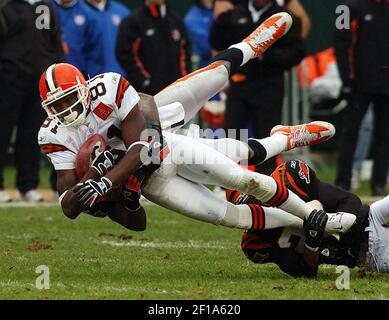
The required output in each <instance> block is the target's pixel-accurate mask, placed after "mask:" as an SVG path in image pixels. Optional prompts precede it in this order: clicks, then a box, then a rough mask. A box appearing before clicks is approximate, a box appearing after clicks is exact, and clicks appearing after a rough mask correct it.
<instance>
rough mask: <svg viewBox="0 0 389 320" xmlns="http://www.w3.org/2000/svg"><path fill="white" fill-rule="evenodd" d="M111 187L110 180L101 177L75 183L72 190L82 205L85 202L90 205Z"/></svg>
mask: <svg viewBox="0 0 389 320" xmlns="http://www.w3.org/2000/svg"><path fill="white" fill-rule="evenodd" d="M111 188H112V182H111V181H110V180H109V179H108V178H106V177H102V178H101V179H99V180H97V181H95V180H91V179H90V180H87V181H85V182H84V183H79V184H77V186H76V188H74V191H73V192H74V193H76V196H77V199H78V201H79V202H81V203H82V205H86V204H87V205H88V206H89V207H92V206H93V204H94V203H95V201H96V199H97V198H98V197H102V196H104V195H105V194H106V193H107V192H108V191H109V190H111Z"/></svg>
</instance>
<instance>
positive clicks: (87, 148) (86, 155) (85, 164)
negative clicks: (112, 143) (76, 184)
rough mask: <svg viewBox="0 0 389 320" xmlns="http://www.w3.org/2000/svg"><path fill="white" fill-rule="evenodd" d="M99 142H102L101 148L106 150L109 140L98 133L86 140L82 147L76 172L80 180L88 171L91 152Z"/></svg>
mask: <svg viewBox="0 0 389 320" xmlns="http://www.w3.org/2000/svg"><path fill="white" fill-rule="evenodd" d="M98 142H100V150H101V151H102V150H104V149H105V147H106V146H107V142H106V141H105V140H104V138H103V136H101V135H99V134H97V133H96V134H94V135H93V136H91V137H90V138H89V139H88V140H86V141H85V142H84V143H83V144H82V146H81V147H80V150H79V151H78V153H77V158H76V174H77V178H78V180H81V178H82V177H83V176H84V175H85V173H87V172H88V170H89V167H90V163H91V154H92V151H93V148H94V146H95V145H96V144H97V143H98Z"/></svg>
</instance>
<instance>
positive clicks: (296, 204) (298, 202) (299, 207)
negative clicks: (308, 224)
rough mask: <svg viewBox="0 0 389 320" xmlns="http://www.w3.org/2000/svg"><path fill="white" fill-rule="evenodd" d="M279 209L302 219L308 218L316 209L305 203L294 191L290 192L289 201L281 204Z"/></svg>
mask: <svg viewBox="0 0 389 320" xmlns="http://www.w3.org/2000/svg"><path fill="white" fill-rule="evenodd" d="M279 208H280V209H282V210H285V211H287V212H289V213H291V214H293V215H295V216H297V217H299V218H301V219H304V218H308V216H309V215H310V213H311V212H312V211H313V210H314V209H315V208H314V207H312V206H311V205H310V204H308V203H306V202H304V201H303V200H302V199H301V198H299V197H298V196H297V195H296V194H295V193H294V192H293V191H290V190H289V196H288V199H286V201H285V202H284V203H283V204H281V205H280V206H279Z"/></svg>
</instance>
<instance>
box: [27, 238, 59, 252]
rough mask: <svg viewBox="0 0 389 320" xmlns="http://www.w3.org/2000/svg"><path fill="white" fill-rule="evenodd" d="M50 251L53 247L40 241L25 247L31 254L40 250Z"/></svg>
mask: <svg viewBox="0 0 389 320" xmlns="http://www.w3.org/2000/svg"><path fill="white" fill-rule="evenodd" d="M51 249H53V247H52V246H51V245H50V244H47V243H43V242H40V241H36V242H34V243H32V244H30V245H29V246H28V247H27V250H29V251H33V252H36V251H40V250H51Z"/></svg>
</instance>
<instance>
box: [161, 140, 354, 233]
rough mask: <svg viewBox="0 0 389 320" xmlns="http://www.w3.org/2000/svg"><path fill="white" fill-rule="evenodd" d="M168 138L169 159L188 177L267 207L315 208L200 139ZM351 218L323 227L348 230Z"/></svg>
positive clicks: (298, 211) (300, 211)
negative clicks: (243, 194)
mask: <svg viewBox="0 0 389 320" xmlns="http://www.w3.org/2000/svg"><path fill="white" fill-rule="evenodd" d="M168 138H169V139H168V140H169V143H170V144H171V150H172V153H171V157H172V161H173V163H175V164H177V165H176V173H177V175H179V176H181V177H183V178H185V179H187V180H189V181H192V182H195V183H199V184H210V185H217V186H221V187H224V188H227V189H233V190H238V191H241V192H243V193H246V194H249V195H252V196H254V197H255V198H257V199H259V200H260V201H261V202H262V203H267V204H268V205H269V206H270V207H278V208H280V209H282V210H284V211H286V212H289V213H291V214H293V215H295V216H297V217H299V218H301V219H304V218H305V217H308V216H309V214H310V213H311V212H312V210H313V209H314V208H312V207H311V206H310V205H309V204H306V203H305V202H304V201H303V200H301V199H300V198H299V197H298V196H297V195H296V194H295V193H293V192H292V191H290V190H288V189H287V188H286V186H285V185H283V184H282V183H281V182H278V181H276V180H275V179H273V178H272V177H269V176H266V175H262V174H259V173H257V172H252V171H249V170H245V169H243V168H241V167H240V166H239V165H238V164H236V163H235V162H234V161H233V160H231V159H230V158H228V157H227V156H225V155H224V154H222V153H221V152H218V151H217V150H215V149H213V148H212V147H210V146H207V145H205V144H204V143H202V142H201V141H200V140H196V139H193V138H190V137H185V136H181V135H175V134H169V135H168ZM228 213H233V210H232V211H228V210H227V216H226V217H231V218H233V217H232V215H233V214H232V215H229V214H228ZM245 214H246V215H247V214H248V213H245ZM348 218H350V219H348ZM351 218H354V221H355V216H354V215H347V214H344V215H343V219H342V221H340V223H341V225H334V224H330V223H328V224H327V228H326V231H327V232H329V233H335V232H345V231H347V229H349V227H351V224H352V223H353V222H354V221H352V219H351ZM250 219H251V218H250ZM338 227H340V228H342V230H340V229H338ZM332 229H333V230H332Z"/></svg>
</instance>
